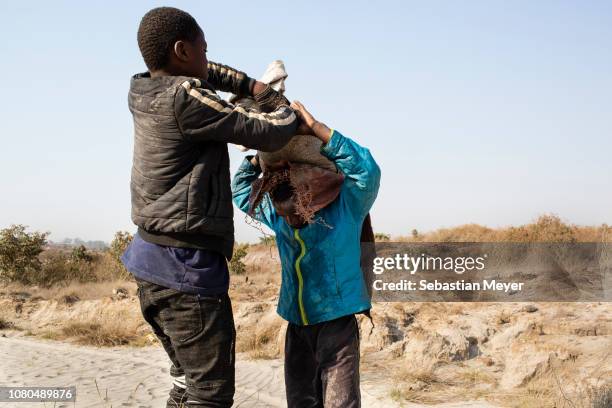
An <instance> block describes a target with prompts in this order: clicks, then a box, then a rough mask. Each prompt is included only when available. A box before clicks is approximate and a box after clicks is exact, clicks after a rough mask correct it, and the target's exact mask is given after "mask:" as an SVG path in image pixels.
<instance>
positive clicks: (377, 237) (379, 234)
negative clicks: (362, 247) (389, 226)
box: [374, 232, 391, 241]
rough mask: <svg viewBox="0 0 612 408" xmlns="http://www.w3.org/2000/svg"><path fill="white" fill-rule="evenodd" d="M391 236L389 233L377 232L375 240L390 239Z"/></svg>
mask: <svg viewBox="0 0 612 408" xmlns="http://www.w3.org/2000/svg"><path fill="white" fill-rule="evenodd" d="M390 239H391V236H390V235H389V234H383V233H382V232H377V233H376V234H374V240H375V241H389V240H390Z"/></svg>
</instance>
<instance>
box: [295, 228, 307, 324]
mask: <svg viewBox="0 0 612 408" xmlns="http://www.w3.org/2000/svg"><path fill="white" fill-rule="evenodd" d="M293 231H294V232H293V236H294V237H295V239H296V240H297V242H298V243H299V244H300V248H301V249H302V251H301V252H300V255H299V256H298V257H297V259H296V260H295V272H296V273H297V278H298V306H299V308H300V316H301V317H302V323H303V324H304V326H307V325H308V317H307V316H306V310H305V309H304V301H303V299H302V295H303V292H304V279H303V277H302V269H301V268H300V262H301V261H302V258H304V255H306V245H305V244H304V241H302V238H301V237H300V233H299V230H298V229H297V228H296V229H294V230H293Z"/></svg>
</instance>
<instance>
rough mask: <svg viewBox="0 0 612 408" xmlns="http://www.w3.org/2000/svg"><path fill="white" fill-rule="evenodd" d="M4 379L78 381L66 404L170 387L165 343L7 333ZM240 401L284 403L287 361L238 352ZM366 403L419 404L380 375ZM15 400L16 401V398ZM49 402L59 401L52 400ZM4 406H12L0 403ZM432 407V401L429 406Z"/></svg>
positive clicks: (118, 400) (137, 399) (97, 402)
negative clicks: (86, 342) (391, 391)
mask: <svg viewBox="0 0 612 408" xmlns="http://www.w3.org/2000/svg"><path fill="white" fill-rule="evenodd" d="M0 361H2V369H1V370H0V384H2V385H6V386H8V385H15V386H17V385H20V386H26V385H27V386H69V385H75V386H76V387H77V402H76V403H62V404H60V403H58V404H57V405H55V407H56V408H61V407H66V408H68V407H105V408H110V407H139V408H144V407H164V406H165V400H166V392H167V390H168V389H169V387H170V377H169V374H168V362H167V358H166V356H165V354H164V351H163V350H162V349H161V348H160V347H145V348H104V349H102V348H94V347H83V346H75V345H74V344H68V343H62V342H55V341H48V340H40V339H35V338H31V337H23V336H20V335H19V334H18V333H12V334H11V333H8V334H7V337H0ZM236 370H237V379H236V397H235V404H234V406H235V407H243V408H255V407H257V408H259V407H285V406H286V404H285V395H284V388H283V387H284V385H283V384H284V383H283V367H282V361H280V360H259V361H247V360H244V359H242V358H240V356H239V358H238V362H237V367H236ZM362 393H363V397H362V400H363V406H364V407H365V408H378V407H381V408H382V407H400V406H402V407H406V408H416V407H420V406H421V405H417V404H407V403H403V404H401V405H400V404H399V403H396V402H394V401H392V400H390V399H388V397H385V395H388V393H387V391H386V390H385V389H384V387H381V386H380V382H379V381H377V380H376V381H375V380H373V379H372V380H371V379H369V378H368V377H367V375H366V376H364V378H363V381H362ZM13 405H14V404H13ZM44 406H45V404H43V403H19V407H20V408H29V407H36V408H40V407H44ZM46 406H54V405H53V404H52V403H47V404H46ZM0 407H12V405H11V404H9V403H0ZM429 407H431V406H429ZM435 407H438V408H451V407H471V408H489V407H493V406H492V405H490V404H487V403H478V402H465V403H453V404H442V405H435Z"/></svg>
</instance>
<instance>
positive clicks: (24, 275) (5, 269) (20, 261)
mask: <svg viewBox="0 0 612 408" xmlns="http://www.w3.org/2000/svg"><path fill="white" fill-rule="evenodd" d="M48 236H49V233H48V232H31V233H28V232H26V227H25V226H23V225H11V226H10V227H8V228H5V229H2V230H0V278H1V279H2V280H7V281H15V282H20V283H24V284H28V283H30V282H32V281H33V280H34V278H35V276H36V274H37V273H38V272H39V271H40V269H41V262H40V259H39V257H38V256H39V255H40V253H41V252H42V251H43V250H44V248H45V245H47V237H48Z"/></svg>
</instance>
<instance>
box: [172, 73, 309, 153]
mask: <svg viewBox="0 0 612 408" xmlns="http://www.w3.org/2000/svg"><path fill="white" fill-rule="evenodd" d="M175 114H176V119H177V122H178V125H179V127H180V129H181V132H182V133H183V135H184V136H185V137H186V138H187V139H189V140H192V141H194V142H206V141H216V142H225V143H234V144H239V145H243V146H246V147H248V148H251V149H257V150H261V151H274V150H278V149H280V148H282V147H283V146H284V145H286V144H287V143H288V142H289V140H290V139H291V138H292V137H293V135H295V131H296V129H297V125H298V119H297V116H296V115H295V113H294V112H293V110H292V109H291V108H290V107H289V106H286V105H281V106H279V107H278V108H277V109H276V110H275V111H274V112H271V113H259V112H255V111H252V110H249V109H245V108H244V107H242V106H235V105H232V104H231V103H229V102H226V101H224V100H223V99H221V98H220V97H219V95H217V94H216V93H215V92H214V91H211V90H210V89H207V88H205V87H202V83H201V82H200V80H198V79H191V80H188V81H185V82H183V83H182V84H181V86H180V87H179V90H178V91H177V93H176V95H175Z"/></svg>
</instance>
